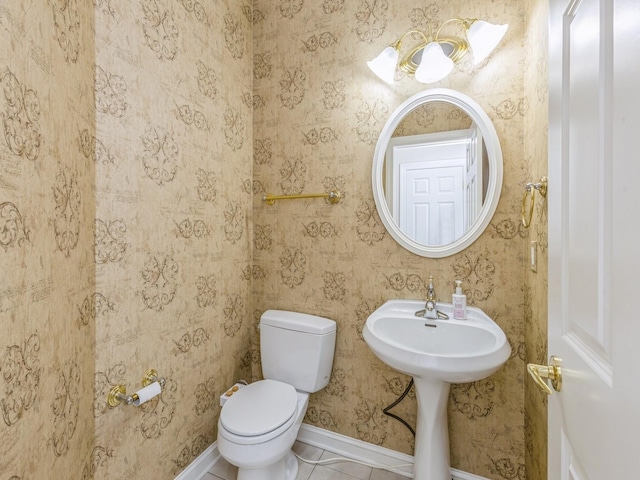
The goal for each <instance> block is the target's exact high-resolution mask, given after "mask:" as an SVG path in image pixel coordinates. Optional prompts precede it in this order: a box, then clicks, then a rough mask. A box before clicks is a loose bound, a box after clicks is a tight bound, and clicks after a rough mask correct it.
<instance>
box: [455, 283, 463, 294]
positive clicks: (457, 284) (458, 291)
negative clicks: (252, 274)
mask: <svg viewBox="0 0 640 480" xmlns="http://www.w3.org/2000/svg"><path fill="white" fill-rule="evenodd" d="M456 295H462V280H456Z"/></svg>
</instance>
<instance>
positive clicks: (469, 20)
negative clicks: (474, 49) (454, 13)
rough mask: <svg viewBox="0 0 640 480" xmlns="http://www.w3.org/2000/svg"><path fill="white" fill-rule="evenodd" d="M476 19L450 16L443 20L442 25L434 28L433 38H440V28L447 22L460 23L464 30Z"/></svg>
mask: <svg viewBox="0 0 640 480" xmlns="http://www.w3.org/2000/svg"><path fill="white" fill-rule="evenodd" d="M477 20H478V19H477V18H450V19H449V20H447V21H446V22H444V23H443V24H442V25H440V27H438V30H436V34H435V36H434V39H435V40H438V39H439V38H440V30H442V27H444V26H445V25H447V24H448V23H451V22H458V23H461V24H462V27H463V28H464V29H465V31H467V30H469V27H470V26H471V25H473V23H474V22H476V21H477Z"/></svg>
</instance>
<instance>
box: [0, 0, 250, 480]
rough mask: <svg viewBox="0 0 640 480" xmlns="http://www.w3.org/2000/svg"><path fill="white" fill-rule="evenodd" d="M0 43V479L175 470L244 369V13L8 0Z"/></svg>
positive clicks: (136, 1) (0, 12)
mask: <svg viewBox="0 0 640 480" xmlns="http://www.w3.org/2000/svg"><path fill="white" fill-rule="evenodd" d="M0 44H1V45H2V46H3V48H2V49H0V83H1V84H2V90H1V92H2V96H0V118H1V119H2V124H3V132H4V135H3V136H2V138H1V139H0V247H2V248H0V255H1V256H2V258H1V261H2V267H3V268H2V271H3V273H4V275H2V277H1V280H0V282H2V283H0V340H1V342H2V343H1V345H0V352H2V353H1V355H2V357H1V358H0V372H1V373H2V376H1V377H0V407H1V409H2V413H3V422H0V433H1V436H2V438H3V441H2V443H1V444H0V472H1V476H2V478H3V479H4V478H9V476H11V478H12V479H14V480H18V479H21V480H26V479H29V478H83V479H89V478H98V479H99V478H134V477H136V476H137V477H141V478H167V479H168V478H174V476H175V475H176V474H177V473H178V472H180V471H181V470H182V469H183V468H184V467H185V466H186V465H188V464H189V463H190V462H191V461H192V460H193V459H194V458H195V457H196V456H197V455H199V454H200V453H201V452H202V451H203V450H204V449H205V448H206V447H207V446H208V445H209V444H211V443H212V442H213V441H214V440H215V436H216V431H215V423H216V420H217V415H218V413H219V406H218V403H217V399H218V395H219V394H220V392H221V391H222V390H224V388H226V386H227V385H229V384H231V383H233V382H234V381H235V380H236V379H239V378H247V379H250V376H251V368H250V366H251V357H250V345H251V334H252V330H251V322H250V319H251V318H252V315H253V313H252V312H253V308H252V291H251V282H252V278H253V275H254V268H253V265H252V263H251V252H252V241H253V232H252V221H251V219H252V145H253V141H252V126H251V125H252V95H251V85H252V80H251V77H252V75H251V72H252V59H253V55H252V36H251V8H250V5H249V4H241V3H239V2H233V1H229V2H223V1H220V2H215V3H214V2H198V1H186V0H181V1H172V0H126V1H125V0H94V1H93V2H82V1H79V0H67V1H57V0H28V1H25V2H9V3H7V2H5V3H2V4H1V5H0ZM5 46H6V48H5ZM151 367H153V368H156V369H157V370H158V372H159V373H160V374H161V375H162V376H164V377H165V378H166V381H167V385H166V387H165V389H164V392H163V393H162V395H161V396H159V397H156V398H155V399H153V400H151V401H150V402H148V403H147V404H145V405H143V406H142V407H141V408H139V409H136V408H133V407H125V406H124V405H123V406H120V407H117V408H113V409H110V408H109V407H108V406H107V403H106V399H107V397H106V395H107V392H108V391H109V389H110V388H111V387H112V386H113V385H116V384H120V383H122V384H125V385H126V386H127V388H128V391H129V392H133V391H135V390H136V389H137V388H140V387H141V378H142V376H143V375H144V373H145V371H146V370H147V369H148V368H151ZM5 475H7V476H6V477H5Z"/></svg>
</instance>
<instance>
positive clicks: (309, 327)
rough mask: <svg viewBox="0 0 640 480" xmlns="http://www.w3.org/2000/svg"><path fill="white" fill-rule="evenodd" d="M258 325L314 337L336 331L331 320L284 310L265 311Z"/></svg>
mask: <svg viewBox="0 0 640 480" xmlns="http://www.w3.org/2000/svg"><path fill="white" fill-rule="evenodd" d="M260 324H261V325H270V326H272V327H278V328H285V329H287V330H295V331H297V332H305V333H311V334H314V335H326V334H327V333H331V332H335V331H336V322H334V321H333V320H330V319H328V318H324V317H318V316H316V315H309V314H306V313H299V312H288V311H286V310H267V311H266V312H264V313H263V314H262V317H261V318H260Z"/></svg>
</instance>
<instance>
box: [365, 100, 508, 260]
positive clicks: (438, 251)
mask: <svg viewBox="0 0 640 480" xmlns="http://www.w3.org/2000/svg"><path fill="white" fill-rule="evenodd" d="M435 101H441V102H446V103H449V104H452V105H456V106H457V107H459V108H461V109H462V110H463V111H464V112H466V113H467V115H469V117H471V118H472V119H473V121H474V122H475V123H476V125H478V128H480V131H481V132H482V136H483V138H484V140H485V148H486V149H487V156H488V157H489V172H490V174H489V184H488V186H487V194H486V197H485V201H484V205H483V206H482V210H481V212H480V215H479V216H478V218H477V219H476V221H475V223H474V224H473V225H472V226H471V228H469V230H467V231H466V232H465V234H464V235H462V236H461V237H460V238H459V239H457V240H456V241H455V242H452V243H449V244H447V245H424V244H421V243H417V242H415V241H414V240H412V239H411V238H409V237H408V236H407V235H406V234H405V233H404V232H402V230H400V228H399V227H398V225H397V224H396V223H395V221H394V220H393V217H392V215H391V212H390V211H389V207H388V206H387V202H386V199H385V195H384V189H383V187H382V182H383V176H382V172H383V167H384V160H385V155H386V151H387V144H388V143H389V140H390V139H391V136H392V135H393V132H394V131H395V130H396V128H397V127H398V125H399V124H400V122H402V120H403V119H404V118H405V116H406V115H408V114H409V113H410V112H412V111H413V110H414V109H415V108H417V107H419V106H420V105H424V104H425V103H427V102H435ZM502 175H503V167H502V149H501V148H500V140H499V139H498V134H497V133H496V129H495V127H494V126H493V123H492V122H491V119H490V118H489V116H488V115H487V114H486V112H485V111H484V110H483V109H482V107H481V106H480V105H478V104H477V103H476V102H475V101H474V100H472V99H471V98H470V97H468V96H466V95H464V94H463V93H460V92H457V91H455V90H449V89H447V88H434V89H430V90H425V91H423V92H420V93H417V94H416V95H414V96H412V97H411V98H409V99H407V100H406V101H404V102H403V103H402V104H401V105H400V106H399V107H398V108H397V109H396V110H395V112H393V114H392V115H391V117H389V120H387V123H386V124H385V126H384V127H383V129H382V132H380V136H379V137H378V143H377V144H376V149H375V152H374V154H373V168H372V172H371V180H372V186H373V197H374V200H375V202H376V207H377V209H378V213H379V215H380V219H381V220H382V223H383V224H384V226H385V227H386V228H387V231H388V232H389V233H390V234H391V236H392V237H393V238H394V239H395V240H396V242H398V243H399V244H400V245H402V246H403V247H404V248H406V249H407V250H409V251H410V252H413V253H415V254H416V255H420V256H423V257H431V258H441V257H447V256H449V255H453V254H455V253H458V252H461V251H462V250H464V249H465V248H467V247H468V246H469V245H471V244H472V243H473V242H475V241H476V240H477V239H478V237H479V236H480V235H481V234H482V233H483V232H484V230H485V228H487V225H489V222H490V221H491V219H492V218H493V214H494V213H495V211H496V208H497V207H498V201H499V200H500V192H501V191H502Z"/></svg>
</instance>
